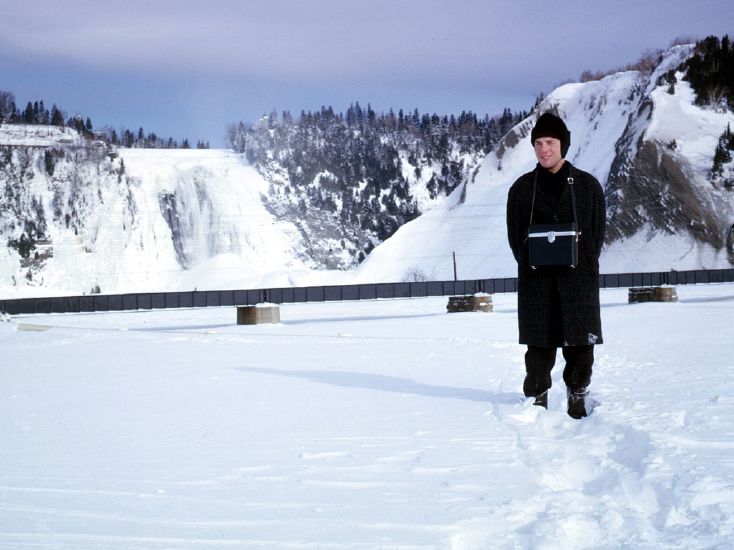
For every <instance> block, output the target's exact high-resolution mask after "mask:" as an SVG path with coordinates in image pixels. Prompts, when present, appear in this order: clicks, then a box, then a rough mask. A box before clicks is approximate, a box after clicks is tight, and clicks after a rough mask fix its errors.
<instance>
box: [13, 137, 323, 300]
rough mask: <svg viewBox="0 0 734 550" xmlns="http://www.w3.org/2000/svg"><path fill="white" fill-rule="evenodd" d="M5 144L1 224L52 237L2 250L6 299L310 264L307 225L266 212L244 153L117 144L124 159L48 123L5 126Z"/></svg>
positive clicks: (218, 281)
mask: <svg viewBox="0 0 734 550" xmlns="http://www.w3.org/2000/svg"><path fill="white" fill-rule="evenodd" d="M0 144H5V145H13V146H14V147H15V148H14V149H11V150H10V151H12V155H13V157H12V159H13V163H11V164H9V165H7V166H6V167H5V169H6V172H5V173H4V174H3V176H4V178H5V179H6V180H7V182H8V184H9V185H12V188H13V191H12V193H6V196H5V201H6V202H7V208H9V209H10V210H9V211H8V212H9V214H10V215H9V216H8V218H6V219H4V220H3V222H5V225H4V231H3V226H0V233H1V234H2V236H3V237H4V239H8V240H10V239H13V238H15V239H18V238H19V237H20V235H21V234H22V231H23V230H24V224H25V225H27V223H28V221H29V220H30V221H32V222H33V223H34V224H36V226H37V227H39V228H42V229H41V231H42V232H43V237H44V239H43V242H44V244H43V245H42V247H37V248H36V249H35V250H33V251H32V253H31V257H30V258H28V259H23V258H20V257H19V254H18V253H17V252H16V251H14V250H12V249H11V248H10V247H8V248H5V247H2V248H0V288H2V289H3V290H2V291H3V295H4V296H23V295H60V294H85V293H88V292H90V291H92V289H94V288H95V287H96V288H99V289H101V291H102V292H106V293H115V292H134V291H142V290H149V291H162V290H168V289H176V290H183V289H193V288H197V287H198V288H243V287H254V286H259V285H262V284H263V282H262V278H263V277H264V276H267V281H271V282H272V281H278V280H282V279H283V277H284V275H282V274H284V273H288V272H291V271H293V272H296V273H304V274H305V275H308V274H309V273H310V270H309V269H308V266H307V265H305V264H304V262H303V261H302V260H301V259H300V258H302V257H304V256H305V255H304V253H303V247H304V243H303V239H302V236H301V235H300V233H299V232H298V229H297V228H296V227H295V226H294V225H293V224H290V223H286V222H280V221H277V220H276V219H275V217H274V216H273V215H272V214H271V213H270V212H269V211H268V210H267V209H266V207H265V206H264V204H263V201H262V195H263V194H265V193H267V183H266V182H265V181H264V180H263V178H262V177H261V176H260V175H259V174H258V173H257V171H256V170H254V169H253V168H252V167H250V166H249V165H248V164H247V163H246V161H244V160H243V157H242V156H241V155H237V154H235V153H233V152H231V151H225V150H163V149H120V150H119V151H117V153H118V154H119V157H117V156H115V155H108V154H106V152H105V151H104V146H103V144H99V146H97V145H96V144H89V143H88V142H86V141H84V140H82V139H80V137H79V135H78V134H77V133H76V132H75V131H73V130H69V129H58V128H54V127H50V126H23V125H3V126H2V128H0ZM98 147H99V148H98ZM49 150H50V151H53V158H54V159H56V160H55V161H54V163H55V165H54V166H53V170H52V171H49V170H48V168H47V166H46V165H45V164H44V162H45V159H46V158H47V156H48V151H49ZM19 170H22V173H21V174H19V173H18V171H19ZM0 179H3V178H0ZM36 203H38V205H39V206H38V207H34V206H31V204H34V205H35V204H36ZM13 214H14V215H15V216H16V217H17V218H18V219H17V220H13V219H12V215H13ZM70 221H71V223H70ZM26 231H27V229H26ZM39 250H40V251H41V252H42V253H43V256H42V257H41V258H40V259H35V260H34V259H33V257H34V255H35V254H37V253H38V252H39ZM29 266H30V267H29ZM286 278H287V276H286Z"/></svg>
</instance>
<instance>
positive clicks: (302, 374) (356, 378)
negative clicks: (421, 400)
mask: <svg viewBox="0 0 734 550" xmlns="http://www.w3.org/2000/svg"><path fill="white" fill-rule="evenodd" d="M236 370H238V371H242V372H250V373H254V374H268V375H273V376H286V377H288V378H300V379H302V380H308V381H310V382H318V383H321V384H329V385H332V386H339V387H342V388H363V389H367V390H377V391H385V392H392V393H399V394H407V395H421V396H424V397H438V398H442V399H463V400H465V401H477V402H480V403H487V404H489V403H493V404H496V405H500V404H515V403H519V402H521V401H522V399H523V396H522V394H521V393H519V392H517V393H507V392H502V393H496V392H488V391H483V390H476V389H472V388H456V387H451V386H434V385H432V384H422V383H420V382H416V381H414V380H409V379H407V378H398V377H396V376H386V375H384V374H372V373H364V372H346V371H320V370H277V369H265V368H261V367H236Z"/></svg>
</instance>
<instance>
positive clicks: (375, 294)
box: [0, 269, 734, 315]
mask: <svg viewBox="0 0 734 550" xmlns="http://www.w3.org/2000/svg"><path fill="white" fill-rule="evenodd" d="M731 282H734V269H714V270H699V271H668V272H659V273H617V274H602V275H600V276H599V284H600V286H601V287H602V288H622V287H633V286H657V285H666V284H669V285H688V284H707V283H731ZM478 292H486V293H488V294H495V293H502V292H517V279H516V278H506V279H477V280H469V281H424V282H413V283H375V284H362V285H340V286H311V287H297V288H295V287H294V288H268V289H254V290H207V291H196V290H194V291H189V292H141V293H134V294H90V295H87V296H61V297H53V298H19V299H14V300H0V311H2V312H3V313H7V314H9V315H20V314H35V313H83V312H95V311H131V310H138V309H143V310H145V309H169V308H193V307H221V306H246V305H255V304H259V303H263V302H269V303H273V304H290V303H301V302H339V301H346V300H376V299H379V298H424V297H428V296H453V295H466V294H476V293H478Z"/></svg>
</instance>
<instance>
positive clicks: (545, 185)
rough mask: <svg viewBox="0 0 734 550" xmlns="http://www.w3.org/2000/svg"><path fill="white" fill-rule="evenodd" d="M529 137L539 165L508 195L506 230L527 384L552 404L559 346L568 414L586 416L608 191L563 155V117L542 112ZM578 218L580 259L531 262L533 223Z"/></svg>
mask: <svg viewBox="0 0 734 550" xmlns="http://www.w3.org/2000/svg"><path fill="white" fill-rule="evenodd" d="M531 141H532V144H533V147H534V149H535V156H536V158H537V160H538V164H537V166H536V167H535V170H533V171H532V172H528V173H527V174H524V175H523V176H521V177H520V178H518V180H517V181H516V182H515V183H514V184H513V185H512V187H511V188H510V192H509V194H508V197H507V236H508V240H509V243H510V248H512V253H513V255H514V256H515V260H517V275H518V277H517V278H518V325H519V332H520V343H521V344H525V345H526V346H527V352H526V353H525V373H526V376H525V382H524V384H523V391H524V393H525V396H526V397H532V398H534V404H535V405H539V406H542V407H545V408H548V390H549V389H550V387H551V369H552V368H553V365H554V364H555V361H556V351H557V348H558V347H561V348H562V351H563V357H564V359H565V361H566V365H565V368H564V371H563V380H564V382H565V383H566V388H567V396H568V414H569V415H570V416H571V417H573V418H582V417H584V416H586V415H587V410H586V397H587V395H588V386H589V383H590V382H591V372H592V365H593V363H594V345H596V344H601V343H602V333H601V315H600V308H599V254H600V253H601V248H602V245H603V243H604V224H605V221H606V206H605V203H604V192H603V190H602V187H601V185H599V182H598V181H597V180H596V178H594V176H592V175H591V174H589V173H587V172H583V171H581V170H579V169H578V168H576V167H574V166H572V165H571V163H570V162H568V161H567V160H566V159H565V156H566V153H567V152H568V148H569V146H570V144H571V133H570V132H569V131H568V128H566V125H565V123H564V122H563V120H561V119H560V118H559V117H558V116H556V115H554V114H552V113H544V114H543V115H541V116H540V117H539V118H538V120H537V122H536V124H535V127H534V128H533V130H532V132H531ZM574 203H575V204H574ZM531 217H532V219H531ZM574 221H575V223H576V227H577V230H578V231H579V232H580V236H579V240H578V260H577V264H576V266H575V267H570V266H539V267H537V268H533V267H531V265H530V261H529V249H528V229H529V226H530V224H531V223H533V224H555V223H570V222H574Z"/></svg>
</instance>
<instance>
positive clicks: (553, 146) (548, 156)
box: [533, 137, 563, 173]
mask: <svg viewBox="0 0 734 550" xmlns="http://www.w3.org/2000/svg"><path fill="white" fill-rule="evenodd" d="M533 146H534V147H535V156H536V157H537V159H538V162H539V163H540V165H541V166H542V167H543V168H545V169H546V170H550V171H551V172H554V173H555V172H557V171H558V170H559V169H560V168H561V166H562V165H563V157H562V156H561V140H559V139H556V138H552V137H539V138H538V139H536V140H535V143H533Z"/></svg>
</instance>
